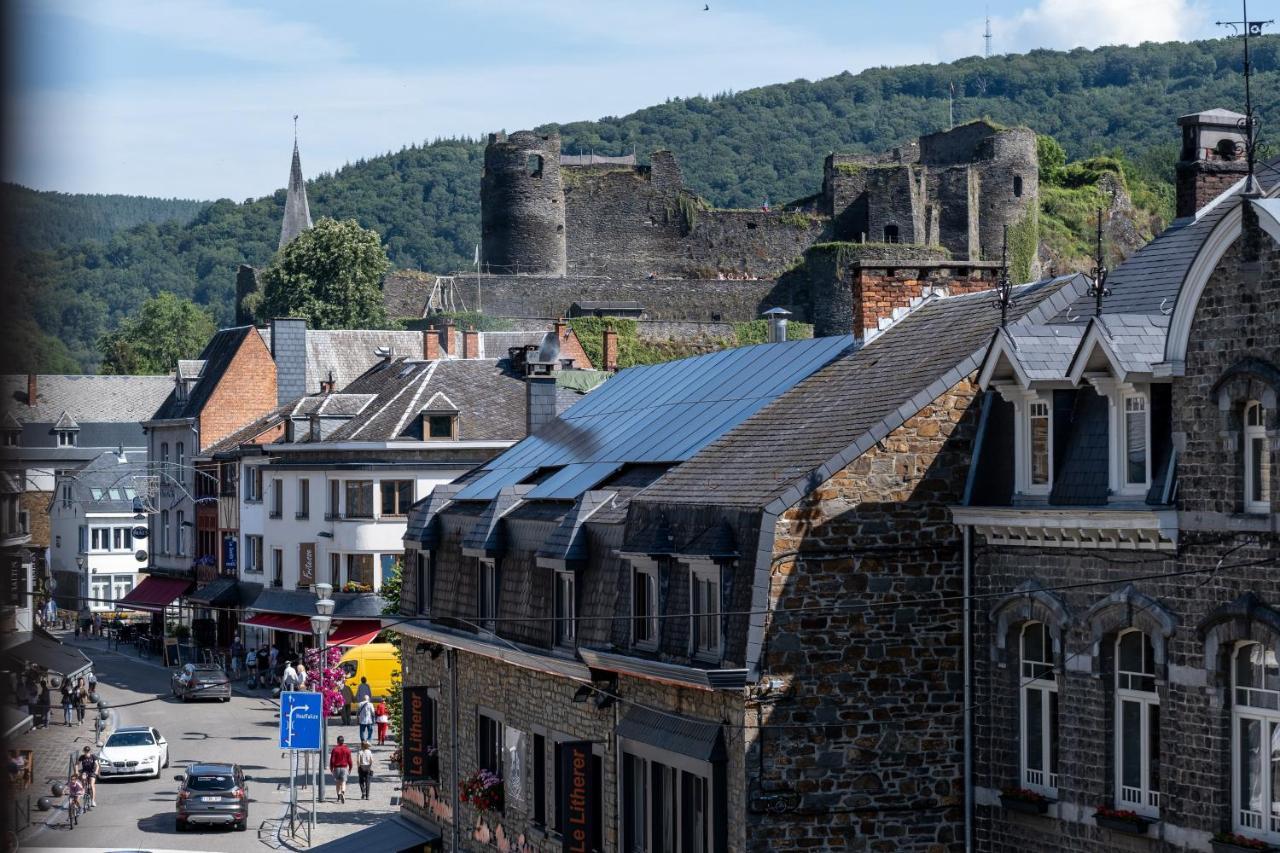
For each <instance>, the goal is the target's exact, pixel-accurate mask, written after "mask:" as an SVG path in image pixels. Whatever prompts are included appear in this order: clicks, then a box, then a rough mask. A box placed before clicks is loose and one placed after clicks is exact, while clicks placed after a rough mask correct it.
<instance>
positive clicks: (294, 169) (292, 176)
mask: <svg viewBox="0 0 1280 853" xmlns="http://www.w3.org/2000/svg"><path fill="white" fill-rule="evenodd" d="M310 227H311V210H310V208H308V207H307V185H306V183H304V182H303V180H302V158H301V157H299V156H298V117H297V116H294V117H293V165H292V166H290V167H289V191H288V195H287V196H285V200H284V222H283V223H281V225H280V245H279V247H278V249H277V251H278V250H279V249H283V248H284V247H285V246H287V245H288V244H289V243H290V242H291V241H292V240H293V238H294V237H297V236H298V235H299V234H301V233H302V232H303V231H306V230H307V229H308V228H310Z"/></svg>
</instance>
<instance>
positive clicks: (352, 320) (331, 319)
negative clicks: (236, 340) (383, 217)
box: [250, 217, 390, 329]
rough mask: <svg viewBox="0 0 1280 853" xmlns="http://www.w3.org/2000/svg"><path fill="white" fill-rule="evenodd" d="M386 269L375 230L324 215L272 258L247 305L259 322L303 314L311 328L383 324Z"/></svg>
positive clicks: (351, 327) (380, 243)
mask: <svg viewBox="0 0 1280 853" xmlns="http://www.w3.org/2000/svg"><path fill="white" fill-rule="evenodd" d="M389 267H390V262H389V261H388V260H387V252H386V250H385V249H383V248H382V240H381V239H380V238H379V237H378V232H376V231H373V230H369V229H365V228H361V227H360V223H358V222H356V221H355V220H354V219H346V220H343V221H341V222H339V221H337V220H336V219H329V218H328V217H325V218H324V219H321V220H320V221H319V222H317V223H316V224H315V226H314V227H312V228H311V229H310V230H308V231H304V232H303V233H302V234H300V235H299V236H298V237H297V238H296V239H294V241H293V242H292V243H290V244H289V245H287V246H285V247H284V249H283V250H282V251H281V252H280V254H279V255H277V256H276V259H275V260H274V261H273V262H272V264H271V266H270V267H268V268H267V269H266V271H265V272H263V274H262V291H261V297H260V298H259V299H256V300H253V301H252V302H251V304H250V307H251V308H252V309H253V311H254V315H255V316H256V317H257V318H258V319H259V320H261V321H265V320H267V319H270V318H271V317H305V318H306V320H307V322H308V323H309V324H310V325H311V328H313V329H366V328H377V327H380V326H384V325H386V322H387V316H386V311H385V310H384V309H383V306H382V276H383V275H385V274H386V272H387V269H388V268H389Z"/></svg>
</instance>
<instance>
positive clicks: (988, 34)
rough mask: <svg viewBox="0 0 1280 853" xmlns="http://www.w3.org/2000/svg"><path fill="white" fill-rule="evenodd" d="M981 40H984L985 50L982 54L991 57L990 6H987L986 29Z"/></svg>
mask: <svg viewBox="0 0 1280 853" xmlns="http://www.w3.org/2000/svg"><path fill="white" fill-rule="evenodd" d="M982 40H983V41H984V42H986V43H987V44H986V52H985V53H984V54H983V56H985V57H986V58H988V59H990V58H991V7H990V6H988V7H987V29H986V31H984V32H983V33H982Z"/></svg>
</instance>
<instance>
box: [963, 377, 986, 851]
mask: <svg viewBox="0 0 1280 853" xmlns="http://www.w3.org/2000/svg"><path fill="white" fill-rule="evenodd" d="M993 400H994V395H992V394H984V395H983V398H982V411H981V413H980V414H979V416H978V432H977V435H975V436H974V440H973V456H972V457H971V458H970V460H969V473H968V476H967V477H966V478H965V484H964V497H963V499H962V500H961V503H962V504H963V505H964V506H969V505H970V504H971V503H972V501H973V488H974V483H975V482H976V480H977V475H978V461H979V459H981V457H982V443H983V439H984V438H985V437H986V434H987V419H988V417H989V416H990V414H991V406H992V401H993ZM963 537H964V539H963V546H962V550H963V552H964V553H963V556H962V559H963V560H964V592H963V594H964V607H963V610H962V614H963V619H964V631H963V638H964V639H963V663H964V698H963V701H964V721H963V726H964V849H965V853H973V834H974V833H973V816H974V808H973V789H974V784H973V528H972V527H971V526H970V525H968V524H966V525H965V526H964V528H963Z"/></svg>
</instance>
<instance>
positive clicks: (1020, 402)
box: [992, 382, 1054, 497]
mask: <svg viewBox="0 0 1280 853" xmlns="http://www.w3.org/2000/svg"><path fill="white" fill-rule="evenodd" d="M992 387H993V388H995V389H996V391H997V392H998V393H999V394H1000V396H1001V397H1003V398H1004V399H1005V400H1008V401H1009V402H1010V403H1012V404H1013V424H1014V426H1013V444H1014V454H1013V488H1014V491H1015V492H1016V493H1017V494H1019V495H1034V496H1038V497H1047V496H1048V495H1049V493H1050V492H1051V491H1053V463H1054V459H1053V392H1052V391H1048V392H1045V393H1043V394H1042V393H1040V392H1039V391H1035V390H1031V389H1027V388H1023V387H1022V386H1020V385H1016V384H1013V383H1008V382H1001V383H992ZM1041 405H1043V406H1044V407H1045V411H1046V416H1047V420H1048V426H1049V432H1048V439H1047V441H1048V446H1047V448H1046V449H1047V452H1048V460H1047V462H1048V474H1049V478H1048V481H1047V482H1044V483H1033V482H1031V419H1032V417H1038V416H1039V415H1038V414H1037V412H1038V408H1039V406H1041Z"/></svg>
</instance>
